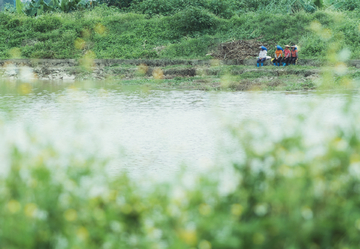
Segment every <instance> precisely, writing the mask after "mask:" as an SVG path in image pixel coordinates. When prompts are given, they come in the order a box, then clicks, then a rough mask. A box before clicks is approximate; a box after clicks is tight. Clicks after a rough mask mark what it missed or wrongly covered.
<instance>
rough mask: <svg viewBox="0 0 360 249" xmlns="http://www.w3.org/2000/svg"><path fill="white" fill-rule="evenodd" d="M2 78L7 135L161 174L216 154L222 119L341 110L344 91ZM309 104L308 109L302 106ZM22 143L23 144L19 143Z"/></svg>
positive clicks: (284, 117)
mask: <svg viewBox="0 0 360 249" xmlns="http://www.w3.org/2000/svg"><path fill="white" fill-rule="evenodd" d="M27 87H29V86H27V85H26V86H22V85H21V84H15V83H13V84H6V85H3V86H2V90H1V93H0V116H2V117H6V122H5V129H6V131H7V136H8V138H9V137H10V138H11V139H13V137H14V139H19V140H21V135H19V133H21V132H22V131H23V130H31V131H33V132H34V133H35V134H37V135H38V136H39V137H40V138H39V139H43V140H44V143H45V141H47V142H49V141H51V142H52V143H54V144H55V146H56V147H57V148H58V150H60V151H62V152H63V153H64V155H66V153H70V152H69V151H72V150H80V151H86V152H87V153H96V154H98V155H103V156H104V157H106V158H109V157H110V158H111V159H112V160H111V168H112V170H113V171H114V172H117V171H127V172H130V173H131V174H134V175H138V174H139V175H144V174H150V175H157V176H162V177H165V178H166V177H167V176H168V175H169V174H171V172H174V171H179V170H180V166H181V165H187V166H188V167H192V169H193V170H196V169H197V168H200V167H202V165H203V164H206V163H207V162H209V161H210V162H213V161H216V160H217V159H216V158H217V155H218V154H219V153H218V152H219V151H220V150H222V149H223V148H222V146H221V142H219V141H223V140H224V139H226V136H227V135H226V132H225V131H224V129H223V124H224V123H226V122H229V121H230V122H241V121H242V120H244V119H256V120H260V121H261V122H262V123H264V124H265V125H268V126H272V127H282V126H283V125H284V124H285V123H287V122H288V121H289V120H291V119H292V118H294V115H295V114H299V113H302V114H304V115H314V117H315V116H319V115H320V116H321V117H322V118H323V119H324V120H328V122H337V120H339V119H340V118H341V117H340V116H339V115H337V112H336V110H337V109H338V107H339V106H341V104H342V103H343V102H344V101H345V99H346V97H347V96H348V95H349V94H348V93H342V94H339V93H330V92H329V93H322V94H318V93H316V92H291V93H289V92H219V93H215V92H205V91H182V90H171V91H170V90H169V91H164V90H148V89H141V88H133V89H126V88H123V87H119V86H116V85H104V84H103V85H100V84H87V83H79V84H68V85H55V84H49V83H46V84H35V85H31V86H30V88H29V89H28V88H27ZM309 108H311V110H315V111H312V112H311V113H310V112H309ZM24 146H25V145H24Z"/></svg>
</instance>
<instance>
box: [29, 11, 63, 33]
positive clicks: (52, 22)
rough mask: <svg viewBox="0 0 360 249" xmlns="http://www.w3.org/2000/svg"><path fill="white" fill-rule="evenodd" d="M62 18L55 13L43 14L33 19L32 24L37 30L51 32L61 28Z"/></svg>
mask: <svg viewBox="0 0 360 249" xmlns="http://www.w3.org/2000/svg"><path fill="white" fill-rule="evenodd" d="M61 25H62V23H61V20H60V18H59V17H57V16H54V15H43V16H40V17H38V18H36V19H34V20H33V22H32V26H33V29H34V31H36V32H42V33H45V32H49V31H52V30H54V29H59V28H61Z"/></svg>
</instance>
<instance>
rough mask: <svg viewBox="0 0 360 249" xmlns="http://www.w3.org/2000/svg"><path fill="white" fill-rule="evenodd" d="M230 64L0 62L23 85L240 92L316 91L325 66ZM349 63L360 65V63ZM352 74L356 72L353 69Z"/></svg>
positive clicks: (7, 76) (7, 74)
mask: <svg viewBox="0 0 360 249" xmlns="http://www.w3.org/2000/svg"><path fill="white" fill-rule="evenodd" d="M115 62H116V63H115ZM125 62H126V63H128V64H124V63H125ZM146 62H148V64H146ZM228 62H229V61H214V60H212V61H165V60H151V61H146V60H94V61H92V63H91V64H89V63H88V64H85V65H84V64H82V62H81V61H77V60H6V61H0V66H1V67H0V75H1V76H2V78H3V79H7V80H21V81H25V82H31V81H35V80H44V81H68V82H72V81H81V80H96V81H98V80H109V81H116V82H117V83H118V84H140V85H141V84H147V83H149V84H150V85H152V86H156V87H165V88H169V87H171V88H172V87H176V88H186V89H204V90H214V89H215V90H220V89H231V90H237V91H243V90H251V89H270V90H295V89H297V90H299V89H313V88H314V87H315V85H316V81H317V80H318V79H319V78H320V75H321V68H319V67H317V66H288V67H274V66H265V67H261V68H257V67H254V66H253V65H251V63H252V62H253V61H251V60H248V61H247V63H248V64H249V65H232V64H231V63H230V64H229V65H227V64H225V63H228ZM169 63H170V64H169ZM171 63H176V64H174V65H173V64H171ZM181 63H183V64H181ZM312 63H315V62H314V61H313V62H312ZM351 63H353V65H355V66H358V67H360V61H351ZM357 63H359V64H357ZM151 65H154V66H151ZM164 65H165V66H164ZM349 70H350V71H352V73H354V72H355V73H357V72H358V69H356V68H354V67H353V68H350V69H349Z"/></svg>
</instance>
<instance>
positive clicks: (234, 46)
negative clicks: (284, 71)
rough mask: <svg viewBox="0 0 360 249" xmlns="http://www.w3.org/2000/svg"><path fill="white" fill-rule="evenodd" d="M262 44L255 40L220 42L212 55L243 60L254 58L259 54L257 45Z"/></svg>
mask: <svg viewBox="0 0 360 249" xmlns="http://www.w3.org/2000/svg"><path fill="white" fill-rule="evenodd" d="M261 45H264V44H263V43H261V42H259V41H257V40H237V41H233V42H226V43H221V44H220V45H219V46H218V48H217V51H216V52H215V53H213V56H214V57H215V58H217V59H221V60H225V59H227V60H244V59H249V58H255V57H256V56H258V54H259V47H260V46H261Z"/></svg>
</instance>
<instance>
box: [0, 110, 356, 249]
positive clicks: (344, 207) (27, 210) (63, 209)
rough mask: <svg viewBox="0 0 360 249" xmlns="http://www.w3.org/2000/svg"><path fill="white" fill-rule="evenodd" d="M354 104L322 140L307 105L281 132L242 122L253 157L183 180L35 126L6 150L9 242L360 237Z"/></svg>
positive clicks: (243, 148)
mask: <svg viewBox="0 0 360 249" xmlns="http://www.w3.org/2000/svg"><path fill="white" fill-rule="evenodd" d="M349 106H350V105H345V108H344V116H346V117H348V119H347V121H348V122H347V123H346V122H345V124H342V125H337V126H335V127H327V129H326V130H327V131H326V132H325V133H323V134H318V136H317V139H313V138H314V137H313V136H311V134H309V133H308V130H307V129H304V127H307V125H308V123H307V122H308V121H309V119H310V118H306V117H305V116H304V115H300V116H299V117H298V118H297V119H296V120H293V121H294V122H293V123H292V124H291V125H289V126H288V128H287V129H281V130H280V132H278V133H277V135H276V136H275V135H274V133H273V132H271V130H269V128H267V127H266V126H265V125H263V124H262V123H259V122H250V121H249V122H245V123H243V124H241V125H239V124H234V123H231V124H229V126H228V127H227V129H228V131H229V134H231V136H232V139H233V142H234V143H233V144H237V145H238V146H236V147H235V148H233V151H232V152H230V153H235V154H238V155H242V156H241V158H242V159H241V160H236V161H233V163H232V167H231V166H230V165H228V166H229V167H230V168H229V169H226V168H224V166H222V165H218V166H219V167H215V166H211V167H208V169H207V170H206V172H204V173H194V172H188V173H187V172H186V171H185V173H183V175H181V176H179V177H177V178H176V179H178V180H175V181H173V182H172V183H171V184H166V183H156V182H151V181H150V180H149V182H148V183H145V184H144V182H142V183H140V182H137V181H135V180H133V179H131V178H129V177H127V176H126V175H121V174H117V175H114V174H111V173H109V172H108V171H107V169H106V165H107V160H106V159H104V158H97V157H96V154H93V155H91V154H86V153H85V152H84V151H81V149H80V148H77V149H74V150H71V151H70V152H69V153H67V154H66V155H64V154H62V153H61V152H60V151H59V150H58V149H56V146H52V144H51V142H46V138H43V137H41V138H40V137H36V136H35V134H32V132H31V129H25V130H24V132H23V133H22V134H21V135H19V136H20V137H21V139H20V140H18V142H17V141H16V139H10V140H9V141H8V142H7V147H6V149H5V150H3V151H2V153H3V156H4V155H5V157H4V159H6V160H3V165H2V168H1V171H0V172H1V173H0V220H1V222H0V247H1V248H7V249H10V248H199V249H210V248H218V249H223V248H234V249H235V248H236V249H238V248H244V249H245V248H246V249H247V248H255V249H257V248H259V249H260V248H264V249H265V248H266V249H268V248H293V249H300V248H349V249H352V248H354V249H355V248H358V245H359V243H360V237H359V232H360V212H359V205H360V197H359V196H360V195H359V193H360V137H359V134H360V131H359V126H358V123H359V121H360V116H359V115H358V114H357V112H356V113H355V115H354V113H353V112H352V111H351V110H350V109H351V108H349ZM355 109H356V108H355ZM355 109H352V110H355ZM350 114H351V115H350ZM308 116H309V117H310V116H311V115H310V114H309V115H308ZM4 122H6V120H4ZM318 128H319V131H324V129H323V127H318ZM3 132H6V131H5V130H3V129H2V126H0V134H2V133H3ZM320 133H321V132H320ZM3 135H4V134H3ZM19 141H20V142H19ZM53 142H54V141H53ZM60 148H62V147H61V146H60ZM4 153H5V154H4ZM7 166H8V167H7ZM224 171H229V172H230V173H229V172H228V173H227V176H226V173H224ZM223 174H225V176H226V177H225V178H224V177H221V176H222V175H223Z"/></svg>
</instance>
